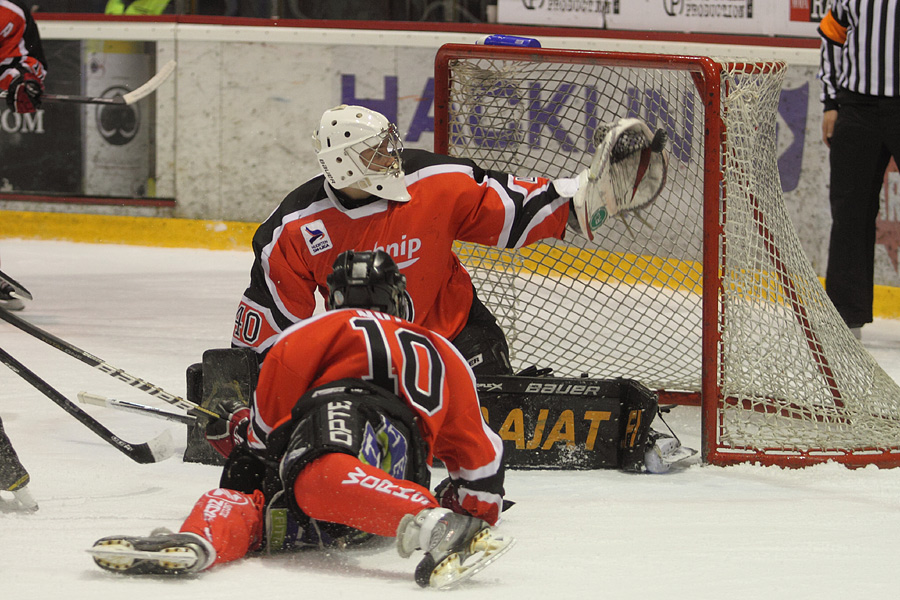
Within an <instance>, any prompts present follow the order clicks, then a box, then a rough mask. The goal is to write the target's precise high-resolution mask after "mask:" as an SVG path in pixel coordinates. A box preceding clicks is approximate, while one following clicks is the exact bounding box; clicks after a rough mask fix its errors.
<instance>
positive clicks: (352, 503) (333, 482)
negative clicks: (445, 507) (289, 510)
mask: <svg viewBox="0 0 900 600" xmlns="http://www.w3.org/2000/svg"><path fill="white" fill-rule="evenodd" d="M294 497H295V498H296V500H297V505H298V506H299V507H300V509H301V510H303V512H305V513H306V514H307V515H309V516H310V517H312V518H313V519H318V520H320V521H330V522H332V523H342V524H344V525H349V526H350V527H354V528H356V529H359V530H362V531H366V532H368V533H374V534H375V535H380V536H385V537H394V536H395V535H396V534H397V526H398V525H399V524H400V519H402V518H403V516H404V515H408V514H417V513H418V512H419V511H421V510H424V509H426V508H437V507H438V503H437V501H436V500H435V499H434V496H432V495H431V493H430V492H429V491H428V490H427V489H425V488H424V487H422V486H421V485H418V484H416V483H413V482H411V481H406V480H403V479H397V478H395V477H391V476H390V475H388V474H387V473H385V472H384V471H382V470H381V469H377V468H375V467H372V466H369V465H366V464H363V463H362V462H360V461H359V459H357V458H354V457H353V456H350V455H349V454H340V453H331V454H325V455H323V456H320V457H319V458H317V459H316V460H314V461H312V462H311V463H310V464H308V465H307V466H306V467H304V468H303V470H302V471H301V472H300V475H299V476H298V477H297V480H296V481H295V482H294Z"/></svg>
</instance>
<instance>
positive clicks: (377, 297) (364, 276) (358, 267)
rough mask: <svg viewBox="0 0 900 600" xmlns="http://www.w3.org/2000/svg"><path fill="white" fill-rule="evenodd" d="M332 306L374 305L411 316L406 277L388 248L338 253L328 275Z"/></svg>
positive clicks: (376, 308) (385, 310)
mask: <svg viewBox="0 0 900 600" xmlns="http://www.w3.org/2000/svg"><path fill="white" fill-rule="evenodd" d="M326 281H327V282H328V308H330V309H336V308H370V309H372V310H377V311H380V312H383V313H387V314H389V315H394V316H395V317H400V318H401V319H410V318H411V315H410V312H411V310H410V306H409V300H408V298H407V295H406V276H405V275H404V274H403V273H401V272H400V268H399V267H397V263H395V262H394V259H392V258H391V255H390V254H388V253H387V252H385V251H384V250H375V251H374V252H356V251H354V250H347V251H346V252H342V253H341V254H339V255H338V257H337V259H336V260H335V261H334V265H333V266H332V272H331V274H330V275H329V276H328V278H327V280H326Z"/></svg>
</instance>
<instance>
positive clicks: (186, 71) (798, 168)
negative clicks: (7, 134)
mask: <svg viewBox="0 0 900 600" xmlns="http://www.w3.org/2000/svg"><path fill="white" fill-rule="evenodd" d="M40 25H41V31H42V34H43V36H44V38H45V39H67V40H126V41H149V42H155V45H156V52H157V56H156V59H157V65H162V64H164V63H165V62H166V61H168V60H170V59H176V60H177V61H178V69H177V71H176V73H175V75H174V76H173V77H172V78H171V79H170V80H169V81H167V82H166V83H165V84H164V85H163V86H162V87H161V88H160V89H159V91H158V92H157V94H156V95H155V97H154V98H152V99H151V100H150V101H152V102H155V105H154V108H155V111H156V120H155V124H156V125H155V127H156V129H155V134H156V161H155V163H156V173H155V183H156V194H157V196H159V197H172V198H175V199H176V201H177V203H176V208H175V209H174V211H173V212H172V213H171V214H166V215H163V216H175V217H183V218H191V219H223V220H235V221H249V222H258V221H260V220H262V219H264V218H265V217H266V216H267V215H268V214H269V212H270V211H271V210H272V208H273V207H274V206H275V205H276V204H277V203H278V202H279V201H280V200H281V198H283V197H284V196H285V195H286V194H287V193H288V192H289V191H290V190H292V189H293V188H294V187H296V186H297V185H299V184H300V183H302V181H304V180H305V179H306V178H308V177H310V176H311V175H313V174H315V173H316V166H315V163H314V161H313V160H312V154H311V150H310V142H309V137H310V132H311V129H312V127H313V126H314V125H315V124H316V123H317V121H318V118H319V116H320V115H321V113H322V111H323V110H325V109H326V108H328V107H330V106H333V105H336V104H339V103H341V102H346V103H354V102H356V103H367V104H368V105H369V106H372V107H374V108H379V109H380V110H381V111H382V112H384V113H385V114H388V115H389V116H391V117H392V118H393V119H395V120H396V122H397V124H398V126H399V127H400V130H401V133H402V135H403V137H404V143H405V144H406V145H407V146H408V147H422V148H427V149H431V148H432V145H433V135H432V130H433V121H432V119H433V110H432V99H431V97H432V90H433V87H432V86H433V62H434V55H435V52H436V50H437V49H438V48H439V47H440V46H441V45H442V44H445V43H474V42H475V41H476V40H477V39H478V38H479V37H480V36H479V35H477V34H470V33H452V32H434V31H426V32H415V31H384V30H371V29H326V28H308V27H285V26H278V27H241V26H226V25H201V24H186V23H148V22H79V21H52V20H50V21H42V22H40ZM536 31H540V30H537V29H536ZM552 31H553V32H554V33H556V34H557V35H554V36H551V35H540V36H538V37H540V39H541V41H542V43H543V45H544V46H545V47H559V48H574V49H585V50H607V51H632V52H653V53H667V54H692V55H711V56H717V57H726V58H751V59H757V60H759V59H783V60H786V61H787V62H788V64H789V65H790V67H789V69H788V73H787V77H786V80H785V83H784V89H783V93H782V101H781V109H780V115H779V134H778V145H779V148H778V152H779V167H780V169H781V174H782V179H783V187H784V188H785V198H786V203H787V205H788V208H789V212H790V214H791V216H792V219H793V220H794V225H795V227H796V228H797V230H798V232H799V234H800V238H801V241H802V243H803V247H804V249H805V251H806V253H807V255H808V256H809V258H810V260H811V262H812V263H813V265H814V267H815V268H816V270H817V272H818V273H820V274H823V273H824V268H825V256H826V251H827V235H826V234H825V232H827V231H828V227H829V225H830V215H829V212H828V202H827V178H828V164H827V158H828V156H827V152H826V149H825V147H824V145H823V144H822V142H821V140H820V137H821V135H820V127H821V105H820V103H819V100H818V94H819V85H818V81H817V80H816V78H815V74H816V70H817V66H818V51H817V50H816V49H815V48H811V47H801V48H798V47H788V46H780V47H779V46H775V45H772V46H766V45H745V46H741V45H733V44H701V43H676V42H664V41H649V40H646V39H644V40H641V39H621V38H611V37H610V38H600V37H590V38H588V37H583V38H576V37H559V36H558V33H559V32H560V31H563V30H559V29H554V30H552ZM635 37H636V38H639V37H640V33H638V32H635ZM720 37H725V36H720ZM738 39H741V38H738ZM772 43H773V44H776V43H778V42H777V41H776V40H774V39H773V42H772ZM782 43H783V42H782ZM894 176H896V173H895V174H894ZM894 182H895V183H896V178H895V179H894ZM894 187H898V186H897V185H895V186H894ZM894 204H897V205H900V193H897V194H896V195H891V196H890V197H889V198H888V203H887V205H888V209H889V210H888V211H887V213H886V215H884V216H885V219H886V220H888V221H892V219H893V218H894V216H893V213H894V212H895V211H894V210H892V209H891V207H893V206H894ZM0 208H12V209H17V210H33V209H34V207H33V206H31V207H29V206H27V205H26V204H25V203H21V202H5V203H4V202H0ZM39 209H46V206H43V207H41V208H39ZM66 210H71V208H68V209H66ZM78 210H80V211H81V210H83V211H90V210H98V211H100V210H102V212H105V213H109V212H112V213H113V214H117V211H116V209H114V208H113V209H110V208H108V207H106V208H103V209H90V208H79V209H78ZM123 212H124V211H123ZM130 214H134V213H133V210H132V213H130ZM154 214H156V215H158V214H159V212H158V211H157V212H156V213H154ZM897 219H898V220H900V217H897ZM898 237H900V236H898ZM877 252H878V258H877V273H876V280H877V282H878V283H880V284H883V285H889V286H898V285H900V276H898V273H897V270H895V267H894V264H893V263H892V261H891V260H890V257H889V255H888V250H887V246H886V245H879V246H878V247H877Z"/></svg>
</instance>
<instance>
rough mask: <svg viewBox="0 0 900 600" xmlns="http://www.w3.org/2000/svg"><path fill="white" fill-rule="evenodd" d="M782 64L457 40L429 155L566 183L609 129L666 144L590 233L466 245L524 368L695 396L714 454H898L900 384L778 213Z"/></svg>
mask: <svg viewBox="0 0 900 600" xmlns="http://www.w3.org/2000/svg"><path fill="white" fill-rule="evenodd" d="M784 71H785V64H784V63H783V62H779V61H772V62H753V61H747V62H736V61H733V60H731V61H726V60H717V59H714V58H710V57H692V56H668V55H658V54H637V53H616V52H585V51H566V50H553V49H541V50H536V49H530V48H526V49H523V48H504V47H491V46H469V45H447V46H444V47H443V48H442V49H441V50H440V51H439V53H438V56H437V59H436V70H435V125H436V126H435V147H436V150H437V151H438V152H442V153H446V154H450V155H453V156H465V157H469V158H472V159H473V160H475V161H476V162H478V163H479V164H480V165H481V166H483V167H486V168H492V169H500V170H504V171H507V172H511V173H515V174H519V175H522V176H527V175H532V174H540V175H545V176H548V177H551V178H554V177H571V176H573V175H575V174H577V173H578V172H579V171H580V170H581V169H583V168H585V167H586V166H587V165H588V164H589V163H590V159H591V156H592V153H593V150H594V148H593V145H592V141H591V140H592V137H593V133H594V131H595V130H596V128H597V126H598V125H599V124H600V123H601V122H604V121H612V120H615V119H618V118H623V117H639V118H641V119H644V120H645V121H646V122H647V123H648V124H649V125H650V127H651V129H656V128H663V129H665V130H666V132H667V134H668V139H669V145H668V150H669V172H668V183H667V185H666V187H665V189H664V190H663V192H662V195H661V197H660V198H659V200H658V201H657V202H656V203H655V204H653V205H652V206H651V207H649V208H648V209H646V210H645V211H644V212H643V214H642V215H641V216H642V219H637V218H630V219H629V218H628V217H625V219H618V218H615V219H611V220H609V221H608V223H607V224H606V225H605V226H604V227H605V229H604V230H600V231H599V232H598V234H597V235H598V237H597V238H596V239H595V240H594V242H590V241H588V240H587V238H585V237H584V236H582V235H579V234H576V233H574V232H571V231H570V232H568V233H567V235H566V240H565V241H545V242H542V243H540V244H537V245H534V246H531V247H528V248H525V249H522V250H518V251H511V250H498V249H494V248H486V247H483V246H478V245H473V244H460V245H458V247H457V251H458V253H459V255H460V258H461V259H462V260H463V262H464V264H465V265H466V268H467V269H468V270H469V272H470V273H471V275H472V277H473V279H474V281H475V285H476V288H477V289H478V290H479V295H480V297H481V298H482V300H484V301H485V303H486V304H487V306H488V307H489V308H490V309H491V310H492V312H493V313H494V314H495V315H496V316H497V317H498V320H499V322H500V325H501V326H502V327H503V329H504V331H505V332H506V334H507V336H508V338H509V341H510V345H511V352H512V359H513V366H514V368H516V369H521V368H524V367H527V366H530V365H536V366H537V367H541V368H543V367H550V368H552V369H553V370H554V373H555V374H556V375H558V376H566V377H573V376H574V377H578V376H581V375H583V374H587V375H589V376H591V377H601V378H618V377H623V378H628V379H634V380H637V381H639V382H641V383H642V384H644V385H645V386H647V387H649V388H650V389H653V390H658V391H659V393H660V403H661V404H666V403H670V402H675V403H682V404H689V403H692V402H694V403H699V404H700V405H701V406H702V415H703V423H702V435H703V441H702V446H703V450H702V453H703V456H704V459H705V460H706V461H707V462H710V463H713V464H732V463H738V462H748V461H751V462H759V463H763V464H778V465H784V466H800V465H805V464H812V463H816V462H822V461H826V460H834V461H838V462H842V463H845V464H848V465H853V466H860V465H866V464H871V463H874V464H878V465H880V466H897V465H898V464H900V388H898V386H897V385H896V384H895V383H894V381H893V380H892V379H891V378H890V377H889V376H888V375H887V374H886V373H885V372H884V371H883V370H882V369H881V368H880V367H879V366H878V364H877V363H876V362H875V360H874V359H873V358H872V357H871V356H870V355H869V353H868V352H867V351H866V350H865V349H864V348H863V346H862V345H861V344H860V343H859V342H857V341H856V340H855V339H854V338H853V336H852V335H851V334H850V332H849V330H848V329H847V328H846V327H845V325H844V323H843V321H842V320H841V318H840V316H839V315H838V313H837V311H836V310H835V309H834V307H833V305H832V304H831V302H830V301H829V299H828V297H827V296H826V294H825V291H824V288H823V286H822V284H821V282H820V280H819V279H818V277H817V276H816V273H815V271H814V270H813V268H812V266H811V265H810V263H809V261H808V260H807V258H806V256H805V254H804V252H803V249H802V248H801V246H800V242H799V239H798V237H797V234H796V232H795V230H794V228H793V225H792V224H791V220H790V217H789V215H788V213H787V210H786V209H785V206H784V201H783V195H782V190H781V182H780V179H779V173H778V165H777V154H776V122H777V121H776V117H777V107H778V100H779V94H780V91H781V84H782V80H783V77H784Z"/></svg>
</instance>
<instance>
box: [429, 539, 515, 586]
mask: <svg viewBox="0 0 900 600" xmlns="http://www.w3.org/2000/svg"><path fill="white" fill-rule="evenodd" d="M485 531H486V533H487V535H485V536H482V537H481V538H476V539H475V540H473V542H472V545H473V550H474V553H473V554H472V555H470V556H469V557H468V558H467V559H466V561H465V562H464V563H462V564H460V560H459V554H451V555H450V556H448V557H447V558H445V559H444V560H443V561H442V562H441V564H439V565H438V566H436V567H435V568H434V570H433V571H432V572H431V580H430V581H429V586H430V587H432V588H435V589H438V590H449V589H451V588H454V587H456V586H457V585H459V584H460V583H462V582H464V581H466V580H467V579H469V578H470V577H472V576H473V575H475V574H476V573H479V572H480V571H483V570H484V569H485V568H486V567H487V566H488V565H490V564H491V563H492V562H494V561H495V560H497V559H498V558H500V557H501V556H503V555H504V554H506V553H507V552H509V551H510V549H511V548H512V547H513V546H514V545H515V543H516V538H513V537H508V538H495V537H493V536H492V535H491V534H490V531H489V530H485Z"/></svg>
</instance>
